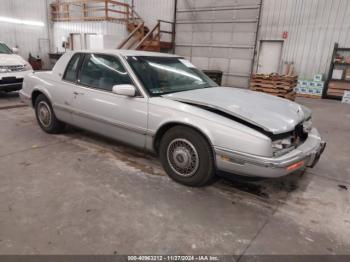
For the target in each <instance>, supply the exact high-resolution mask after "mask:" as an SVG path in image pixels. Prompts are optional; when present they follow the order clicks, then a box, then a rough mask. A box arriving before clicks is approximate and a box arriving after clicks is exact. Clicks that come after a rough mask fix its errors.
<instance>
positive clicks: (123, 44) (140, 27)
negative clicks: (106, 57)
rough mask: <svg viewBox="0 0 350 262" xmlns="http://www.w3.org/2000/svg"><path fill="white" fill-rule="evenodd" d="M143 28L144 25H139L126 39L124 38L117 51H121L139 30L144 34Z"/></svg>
mask: <svg viewBox="0 0 350 262" xmlns="http://www.w3.org/2000/svg"><path fill="white" fill-rule="evenodd" d="M144 26H145V23H143V22H142V23H140V24H139V25H138V26H137V27H136V28H135V29H134V30H133V31H132V32H131V33H130V34H129V35H128V37H127V38H125V40H124V41H123V42H121V43H120V45H119V46H118V47H117V48H118V49H122V48H123V47H125V45H126V44H127V43H128V42H129V41H130V39H132V38H133V37H134V36H135V35H136V34H137V32H139V30H140V29H141V32H144Z"/></svg>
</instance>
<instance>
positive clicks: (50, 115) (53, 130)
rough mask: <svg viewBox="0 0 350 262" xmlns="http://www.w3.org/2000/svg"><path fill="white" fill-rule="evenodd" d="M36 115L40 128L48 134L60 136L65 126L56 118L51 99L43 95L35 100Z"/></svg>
mask: <svg viewBox="0 0 350 262" xmlns="http://www.w3.org/2000/svg"><path fill="white" fill-rule="evenodd" d="M35 115H36V120H37V121H38V124H39V126H40V127H41V129H42V130H44V131H45V132H46V133H49V134H59V133H61V132H62V131H63V129H64V127H65V124H64V123H63V122H61V121H59V120H58V119H57V118H56V116H55V113H54V111H53V109H52V105H51V103H50V101H49V99H47V97H46V96H44V95H42V94H41V95H39V96H38V97H37V98H36V100H35Z"/></svg>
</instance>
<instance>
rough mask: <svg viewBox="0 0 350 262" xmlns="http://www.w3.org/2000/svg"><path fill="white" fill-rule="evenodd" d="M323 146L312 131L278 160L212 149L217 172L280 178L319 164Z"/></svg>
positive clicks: (316, 132)
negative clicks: (300, 143)
mask: <svg viewBox="0 0 350 262" xmlns="http://www.w3.org/2000/svg"><path fill="white" fill-rule="evenodd" d="M325 147H326V143H325V142H324V141H323V140H322V139H321V137H320V134H319V133H318V131H317V129H315V128H313V129H312V130H311V132H310V133H309V136H308V139H307V140H306V141H305V142H304V143H303V144H302V145H300V146H299V147H298V148H296V149H294V150H293V151H291V152H289V153H288V154H285V155H283V156H280V157H262V156H255V155H250V154H245V153H242V152H235V151H233V150H228V149H225V148H219V147H215V148H214V149H215V154H216V166H217V169H219V170H221V171H225V172H229V173H233V174H238V175H243V176H254V177H267V178H270V177H281V176H285V175H288V174H290V173H293V172H296V171H298V170H302V169H305V168H306V167H311V168H312V167H314V166H315V165H316V164H317V162H318V161H319V159H320V157H321V155H322V153H323V151H324V149H325Z"/></svg>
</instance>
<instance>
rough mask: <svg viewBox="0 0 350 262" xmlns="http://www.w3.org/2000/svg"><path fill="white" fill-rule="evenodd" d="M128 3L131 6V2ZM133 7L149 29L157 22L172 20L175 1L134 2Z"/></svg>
mask: <svg viewBox="0 0 350 262" xmlns="http://www.w3.org/2000/svg"><path fill="white" fill-rule="evenodd" d="M129 3H130V5H131V0H129ZM134 6H135V10H136V12H137V13H139V14H140V16H141V17H142V18H143V20H145V23H146V25H147V26H148V27H150V28H152V27H154V26H155V25H156V23H157V20H166V21H173V20H174V8H175V0H134Z"/></svg>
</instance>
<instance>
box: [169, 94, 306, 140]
mask: <svg viewBox="0 0 350 262" xmlns="http://www.w3.org/2000/svg"><path fill="white" fill-rule="evenodd" d="M163 97H164V98H166V99H171V100H175V101H179V102H184V103H189V104H192V105H198V106H204V107H208V108H212V109H215V110H219V111H222V112H224V113H226V114H229V115H231V116H234V117H236V118H239V119H241V120H243V121H246V122H248V123H250V124H253V125H255V126H257V127H260V128H262V129H264V130H265V131H267V132H271V133H273V134H281V133H285V132H289V131H292V130H294V129H295V127H296V125H298V124H299V123H301V122H302V121H303V120H306V119H308V118H309V117H310V116H311V111H310V110H309V109H307V108H306V107H304V106H301V105H298V104H297V103H294V102H291V101H289V100H286V99H282V98H279V97H275V96H271V95H267V94H264V93H258V92H253V91H250V90H244V89H238V88H232V87H215V88H206V89H197V90H192V91H185V92H179V93H174V94H169V95H163Z"/></svg>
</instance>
